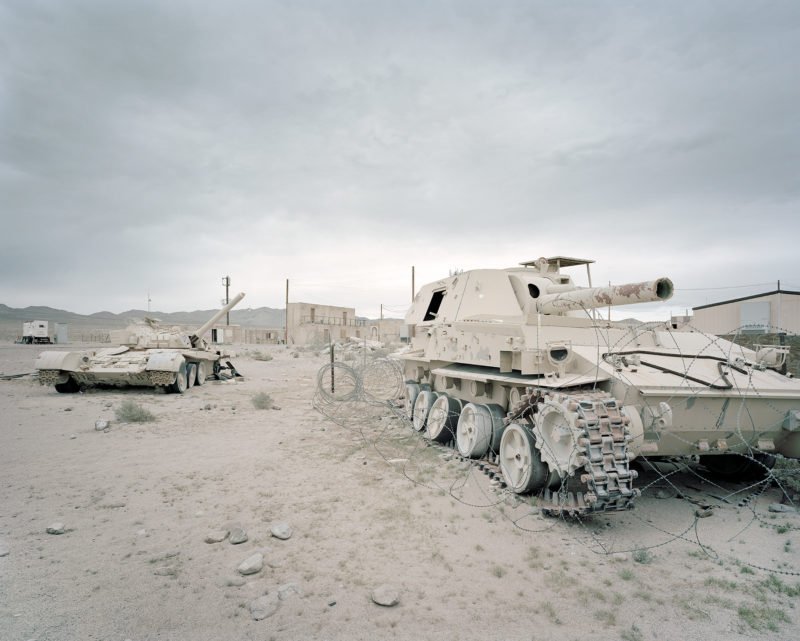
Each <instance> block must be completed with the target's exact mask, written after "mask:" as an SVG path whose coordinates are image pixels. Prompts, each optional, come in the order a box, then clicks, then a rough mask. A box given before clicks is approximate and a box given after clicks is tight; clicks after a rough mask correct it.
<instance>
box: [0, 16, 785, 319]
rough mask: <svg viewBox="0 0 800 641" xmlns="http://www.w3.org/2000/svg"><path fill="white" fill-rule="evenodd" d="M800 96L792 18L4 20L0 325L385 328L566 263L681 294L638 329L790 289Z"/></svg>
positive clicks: (645, 314)
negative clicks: (485, 287) (192, 320)
mask: <svg viewBox="0 0 800 641" xmlns="http://www.w3.org/2000/svg"><path fill="white" fill-rule="evenodd" d="M799 79H800V3H798V2H796V1H787V2H764V3H760V2H753V1H745V2H734V1H730V0H719V1H718V2H698V1H694V0H693V1H691V2H688V1H687V2H683V3H680V2H678V3H675V2H670V3H641V2H620V1H617V2H598V1H592V2H569V3H563V2H513V1H503V2H488V1H482V2H466V1H452V2H433V1H429V0H428V1H419V2H413V1H404V2H397V1H386V2H380V1H376V0H364V1H362V2H350V1H328V2H302V1H296V2H294V1H293V2H289V1H287V2H267V1H263V0H258V1H253V2H240V1H236V2H225V3H221V2H202V1H198V0H191V1H190V0H186V1H169V2H167V1H165V0H159V1H152V2H148V1H135V0H130V1H127V2H108V1H107V0H95V1H80V0H70V1H69V2H67V1H63V0H53V1H49V2H48V1H45V2H42V1H36V0H18V1H15V0H0V223H2V228H1V229H0V232H1V233H0V302H1V303H5V304H7V305H11V306H13V307H23V306H27V305H50V306H53V307H60V308H64V309H68V310H70V311H75V312H80V313H91V312H95V311H100V310H109V311H113V312H120V311H123V310H127V309H130V308H145V307H146V305H147V294H148V292H150V295H151V298H152V301H153V302H152V306H153V309H156V310H161V311H178V310H189V309H197V308H209V307H214V306H217V305H218V304H219V302H220V298H221V297H222V296H223V295H224V289H223V287H222V285H221V277H222V276H225V275H230V277H231V280H232V288H233V291H234V292H238V291H240V290H241V291H245V292H247V298H246V299H245V301H244V302H243V303H242V306H243V307H260V306H262V305H267V306H270V307H283V304H284V296H285V279H286V278H289V279H291V283H290V300H291V301H306V302H318V303H323V304H324V303H328V304H341V305H346V306H354V307H356V309H357V312H358V313H360V314H364V315H368V316H377V314H378V310H379V306H380V304H381V303H384V304H386V305H387V306H388V307H387V309H390V310H392V311H398V312H402V311H403V310H404V308H405V307H406V306H407V305H408V303H409V299H410V295H411V283H410V280H411V278H410V272H411V265H415V266H416V282H417V285H421V284H423V283H425V282H429V281H432V280H436V279H438V278H440V277H442V276H446V275H447V274H448V271H449V270H451V269H455V268H458V269H471V268H479V267H509V266H512V265H515V264H517V263H518V262H520V261H523V260H529V259H533V258H536V257H538V256H543V255H544V256H550V255H558V254H561V255H568V256H578V257H582V258H594V259H596V260H597V261H598V262H597V264H596V265H594V266H593V280H594V282H595V284H604V283H607V282H608V281H609V280H611V281H614V282H615V283H622V282H630V281H639V280H645V279H650V278H655V277H658V276H669V277H671V278H672V279H673V281H674V283H675V286H676V294H675V296H674V298H673V300H672V301H670V304H669V305H668V306H665V307H663V308H662V307H658V306H655V307H651V308H650V309H646V308H641V307H639V308H637V309H636V310H635V312H636V315H637V316H639V317H640V318H643V319H651V318H652V317H655V318H666V317H667V316H668V314H669V312H670V311H674V312H681V313H682V312H683V310H684V308H686V307H691V306H693V305H701V304H704V303H706V302H714V301H717V300H724V299H726V298H733V297H738V296H742V295H746V294H749V293H754V292H756V291H759V290H766V289H774V286H775V283H776V281H777V280H778V279H781V284H782V286H783V287H784V288H787V289H792V288H793V289H795V290H800V233H799V232H800V80H799ZM576 276H578V278H577V280H578V282H579V283H581V284H585V271H581V270H578V271H577V273H576ZM745 285H747V286H750V285H754V287H742V286H745ZM723 288H727V289H723ZM622 311H623V314H622V315H623V316H630V315H632V312H631V311H629V310H625V309H623V310H622Z"/></svg>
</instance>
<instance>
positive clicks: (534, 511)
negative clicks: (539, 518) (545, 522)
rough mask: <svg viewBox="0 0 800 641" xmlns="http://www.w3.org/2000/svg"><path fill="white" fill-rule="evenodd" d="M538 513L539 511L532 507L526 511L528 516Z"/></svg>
mask: <svg viewBox="0 0 800 641" xmlns="http://www.w3.org/2000/svg"><path fill="white" fill-rule="evenodd" d="M540 511H541V510H539V508H538V507H532V508H531V509H530V510H528V514H539V512H540Z"/></svg>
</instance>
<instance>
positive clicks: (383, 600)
mask: <svg viewBox="0 0 800 641" xmlns="http://www.w3.org/2000/svg"><path fill="white" fill-rule="evenodd" d="M372 600H373V601H374V602H375V603H377V604H378V605H383V606H386V607H387V608H389V607H392V606H393V605H397V604H398V603H399V601H400V596H399V595H398V593H397V590H396V589H395V588H393V587H392V586H391V585H386V584H384V585H380V586H378V587H377V588H375V589H374V590H373V591H372Z"/></svg>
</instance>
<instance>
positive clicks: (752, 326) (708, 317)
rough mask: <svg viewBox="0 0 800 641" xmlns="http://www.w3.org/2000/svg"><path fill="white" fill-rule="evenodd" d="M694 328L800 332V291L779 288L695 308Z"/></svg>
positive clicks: (722, 331)
mask: <svg viewBox="0 0 800 641" xmlns="http://www.w3.org/2000/svg"><path fill="white" fill-rule="evenodd" d="M692 311H694V318H693V319H692V327H693V328H694V329H697V330H700V331H702V332H706V333H708V334H717V335H720V334H731V333H733V332H736V331H741V332H742V333H745V334H763V333H779V332H786V333H788V334H799V333H800V292H789V291H786V290H782V289H780V285H779V287H778V289H776V290H774V291H771V292H765V293H763V294H756V295H754V296H745V297H744V298H735V299H733V300H726V301H722V302H720V303H711V304H710V305H701V306H700V307H694V308H693V310H692Z"/></svg>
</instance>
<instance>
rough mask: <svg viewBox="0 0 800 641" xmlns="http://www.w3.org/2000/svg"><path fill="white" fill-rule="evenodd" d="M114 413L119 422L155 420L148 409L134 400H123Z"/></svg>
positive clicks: (147, 421) (148, 421)
mask: <svg viewBox="0 0 800 641" xmlns="http://www.w3.org/2000/svg"><path fill="white" fill-rule="evenodd" d="M116 415H117V420H118V421H119V422H120V423H150V422H152V421H155V420H156V417H155V415H154V414H153V413H152V412H151V411H150V410H148V409H147V408H146V407H144V406H142V405H139V403H135V402H134V401H123V402H122V404H121V405H120V406H119V407H118V408H117V409H116Z"/></svg>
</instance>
